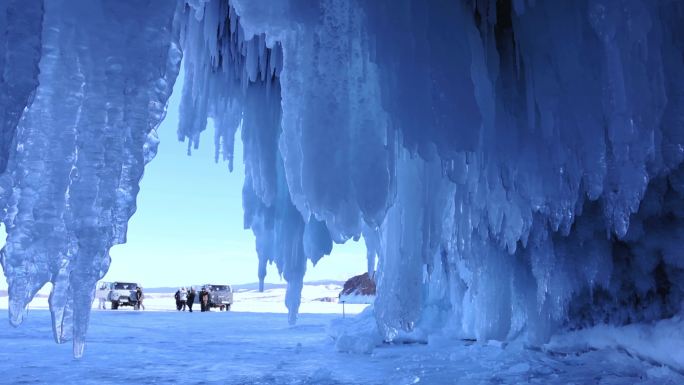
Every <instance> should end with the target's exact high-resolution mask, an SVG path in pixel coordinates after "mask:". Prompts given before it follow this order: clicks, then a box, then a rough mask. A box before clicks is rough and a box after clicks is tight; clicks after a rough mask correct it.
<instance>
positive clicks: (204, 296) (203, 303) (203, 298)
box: [200, 287, 209, 312]
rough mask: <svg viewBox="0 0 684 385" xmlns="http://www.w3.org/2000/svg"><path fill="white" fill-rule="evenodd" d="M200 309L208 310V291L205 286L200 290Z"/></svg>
mask: <svg viewBox="0 0 684 385" xmlns="http://www.w3.org/2000/svg"><path fill="white" fill-rule="evenodd" d="M200 310H201V311H203V312H204V311H209V292H208V291H207V288H205V287H203V288H202V291H200Z"/></svg>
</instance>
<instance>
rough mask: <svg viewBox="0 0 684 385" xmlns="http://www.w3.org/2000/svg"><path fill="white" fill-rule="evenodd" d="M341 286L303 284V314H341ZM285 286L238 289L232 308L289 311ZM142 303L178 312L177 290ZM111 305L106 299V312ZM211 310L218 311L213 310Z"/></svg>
mask: <svg viewBox="0 0 684 385" xmlns="http://www.w3.org/2000/svg"><path fill="white" fill-rule="evenodd" d="M341 289H342V288H341V287H340V286H339V285H334V284H328V285H316V284H304V286H303V288H302V300H301V301H302V304H301V308H300V313H306V314H339V315H342V304H341V303H338V301H337V294H338V293H339V292H340V290H341ZM48 294H49V290H47V291H46V290H42V291H41V292H39V294H38V295H37V296H36V297H35V298H34V299H33V300H32V301H31V302H30V303H29V305H28V309H29V311H32V310H46V309H49V304H48ZM285 295H286V289H285V288H272V289H266V290H264V291H263V292H260V291H258V290H244V289H243V290H238V291H235V292H234V293H233V301H234V303H233V305H232V307H231V311H233V312H249V313H287V312H288V310H287V307H286V306H285ZM144 298H145V299H144V301H143V305H144V306H145V311H154V312H158V311H162V312H170V311H177V310H176V303H175V299H174V292H168V293H165V292H162V293H158V292H154V293H145V297H144ZM7 305H8V297H7V296H6V295H2V294H1V293H0V309H7ZM98 306H99V301H98V300H95V301H94V302H93V304H92V309H98ZM110 306H111V304H110V303H109V302H106V308H107V311H112V310H109V308H110ZM367 306H368V304H367V303H358V304H345V308H344V311H345V313H346V314H348V315H354V314H357V313H360V312H361V311H362V310H363V309H365V308H366V307H367ZM116 311H117V312H122V311H134V310H133V309H132V308H131V307H122V308H121V309H118V310H116ZM194 311H199V302H197V303H195V306H194ZM212 311H218V310H217V309H214V310H212Z"/></svg>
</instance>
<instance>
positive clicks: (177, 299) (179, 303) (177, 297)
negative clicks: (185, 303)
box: [173, 289, 181, 311]
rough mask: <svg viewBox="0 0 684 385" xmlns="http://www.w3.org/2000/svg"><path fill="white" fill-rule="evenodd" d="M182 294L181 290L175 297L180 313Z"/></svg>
mask: <svg viewBox="0 0 684 385" xmlns="http://www.w3.org/2000/svg"><path fill="white" fill-rule="evenodd" d="M180 292H181V289H178V290H177V291H176V294H174V295H173V298H175V299H176V310H178V311H180V309H181V302H180Z"/></svg>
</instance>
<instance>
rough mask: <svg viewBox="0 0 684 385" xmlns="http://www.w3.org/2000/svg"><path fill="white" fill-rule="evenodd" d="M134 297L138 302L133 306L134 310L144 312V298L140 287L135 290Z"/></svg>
mask: <svg viewBox="0 0 684 385" xmlns="http://www.w3.org/2000/svg"><path fill="white" fill-rule="evenodd" d="M135 296H136V298H137V300H138V302H137V303H136V304H135V309H136V310H140V309H141V308H142V309H143V310H145V305H143V297H145V295H144V294H143V292H142V287H140V286H138V288H137V289H135Z"/></svg>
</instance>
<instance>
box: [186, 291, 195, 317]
mask: <svg viewBox="0 0 684 385" xmlns="http://www.w3.org/2000/svg"><path fill="white" fill-rule="evenodd" d="M194 302H195V288H194V287H191V288H190V291H189V292H188V310H189V311H190V313H192V304H193V303H194Z"/></svg>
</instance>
